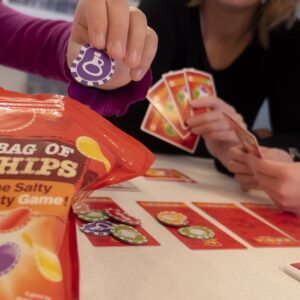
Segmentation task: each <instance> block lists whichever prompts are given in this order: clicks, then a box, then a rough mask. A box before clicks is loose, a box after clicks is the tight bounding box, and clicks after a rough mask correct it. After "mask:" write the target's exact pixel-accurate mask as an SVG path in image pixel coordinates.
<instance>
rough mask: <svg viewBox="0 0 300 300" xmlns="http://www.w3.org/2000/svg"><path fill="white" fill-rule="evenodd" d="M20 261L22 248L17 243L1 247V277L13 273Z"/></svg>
mask: <svg viewBox="0 0 300 300" xmlns="http://www.w3.org/2000/svg"><path fill="white" fill-rule="evenodd" d="M19 260H20V248H19V246H18V245H17V244H16V243H5V244H2V245H0V276H2V275H5V274H7V273H9V272H10V271H12V270H13V269H14V268H15V266H16V265H17V264H18V262H19Z"/></svg>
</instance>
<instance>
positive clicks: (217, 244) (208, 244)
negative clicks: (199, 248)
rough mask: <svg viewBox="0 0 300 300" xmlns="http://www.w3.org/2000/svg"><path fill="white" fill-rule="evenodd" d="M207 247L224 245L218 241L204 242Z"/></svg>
mask: <svg viewBox="0 0 300 300" xmlns="http://www.w3.org/2000/svg"><path fill="white" fill-rule="evenodd" d="M203 243H204V245H205V246H208V247H220V246H222V244H221V243H220V242H219V241H218V240H217V239H210V240H203Z"/></svg>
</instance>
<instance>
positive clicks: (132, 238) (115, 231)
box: [110, 224, 148, 245]
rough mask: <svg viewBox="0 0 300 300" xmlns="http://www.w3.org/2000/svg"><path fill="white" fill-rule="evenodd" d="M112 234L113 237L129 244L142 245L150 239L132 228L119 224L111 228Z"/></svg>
mask: <svg viewBox="0 0 300 300" xmlns="http://www.w3.org/2000/svg"><path fill="white" fill-rule="evenodd" d="M110 232H111V234H112V235H113V237H115V238H116V239H118V240H120V241H121V242H125V243H128V244H134V245H142V244H146V243H147V242H148V239H147V238H146V237H145V236H144V235H142V234H141V233H140V232H138V231H137V230H136V229H135V228H134V227H132V226H128V225H124V224H117V225H114V226H112V227H111V228H110Z"/></svg>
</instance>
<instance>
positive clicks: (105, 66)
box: [70, 44, 115, 87]
mask: <svg viewBox="0 0 300 300" xmlns="http://www.w3.org/2000/svg"><path fill="white" fill-rule="evenodd" d="M70 69H71V74H72V76H73V78H74V79H75V80H76V81H77V82H79V83H81V84H83V85H86V86H91V87H98V86H100V85H102V84H104V83H106V82H107V81H108V80H110V78H111V77H112V75H113V73H114V71H115V62H114V60H113V59H112V58H111V57H110V56H109V55H108V54H107V53H106V52H105V51H103V50H99V49H96V48H93V47H92V46H91V45H89V44H87V45H85V46H82V47H81V49H80V52H79V55H78V56H77V57H76V58H75V59H74V60H73V63H72V65H71V68H70Z"/></svg>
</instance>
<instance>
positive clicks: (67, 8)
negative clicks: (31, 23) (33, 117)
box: [0, 0, 300, 130]
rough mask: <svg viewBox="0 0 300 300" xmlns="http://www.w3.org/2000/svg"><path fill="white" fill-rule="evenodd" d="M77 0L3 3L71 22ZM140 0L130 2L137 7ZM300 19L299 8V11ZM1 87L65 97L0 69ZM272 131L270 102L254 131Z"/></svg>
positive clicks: (58, 87)
mask: <svg viewBox="0 0 300 300" xmlns="http://www.w3.org/2000/svg"><path fill="white" fill-rule="evenodd" d="M77 1H78V0H4V1H3V2H4V3H6V4H7V5H9V6H11V7H13V8H14V9H16V10H19V11H21V12H22V13H26V14H30V15H33V16H38V17H42V18H48V19H49V18H50V19H64V20H72V16H73V14H74V11H75V7H76V3H77ZM139 1H140V0H129V3H130V5H134V6H137V5H138V4H139ZM298 16H299V17H300V9H299V11H298ZM0 86H2V87H5V88H6V89H10V90H15V91H20V92H28V93H32V94H36V93H53V94H66V86H65V84H64V83H61V82H57V81H53V80H46V79H44V78H41V77H39V76H35V75H32V74H26V73H24V72H20V71H16V70H13V69H10V68H7V67H3V66H0ZM259 128H264V129H267V130H272V128H271V124H270V120H269V116H268V101H267V100H266V101H265V102H264V104H263V105H262V107H261V109H260V112H259V114H258V116H257V119H256V122H255V124H254V126H253V129H259Z"/></svg>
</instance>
